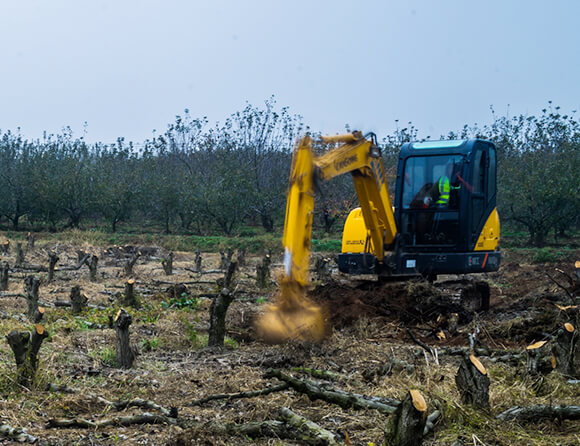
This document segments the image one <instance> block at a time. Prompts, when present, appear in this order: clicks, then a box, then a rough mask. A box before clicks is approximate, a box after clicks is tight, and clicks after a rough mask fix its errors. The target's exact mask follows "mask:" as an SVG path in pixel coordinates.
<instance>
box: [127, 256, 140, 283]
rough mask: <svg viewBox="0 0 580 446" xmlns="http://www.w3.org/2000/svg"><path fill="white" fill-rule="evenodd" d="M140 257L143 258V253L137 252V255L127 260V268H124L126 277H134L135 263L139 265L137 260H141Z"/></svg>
mask: <svg viewBox="0 0 580 446" xmlns="http://www.w3.org/2000/svg"><path fill="white" fill-rule="evenodd" d="M139 257H141V251H137V252H136V253H135V254H133V256H132V257H131V258H130V259H129V260H127V262H126V263H125V266H124V267H123V269H124V271H125V276H126V277H130V276H132V275H133V267H134V266H135V263H137V260H138V259H139Z"/></svg>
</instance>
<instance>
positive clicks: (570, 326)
mask: <svg viewBox="0 0 580 446" xmlns="http://www.w3.org/2000/svg"><path fill="white" fill-rule="evenodd" d="M564 328H565V329H566V331H568V332H570V333H574V325H572V324H571V323H570V322H566V323H565V324H564Z"/></svg>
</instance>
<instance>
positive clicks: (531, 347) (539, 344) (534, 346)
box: [526, 341, 548, 350]
mask: <svg viewBox="0 0 580 446" xmlns="http://www.w3.org/2000/svg"><path fill="white" fill-rule="evenodd" d="M546 342H548V341H538V342H534V343H533V344H530V345H528V346H527V347H526V350H536V349H538V348H541V347H543V346H544V345H546Z"/></svg>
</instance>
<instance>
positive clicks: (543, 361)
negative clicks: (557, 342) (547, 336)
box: [526, 341, 552, 375]
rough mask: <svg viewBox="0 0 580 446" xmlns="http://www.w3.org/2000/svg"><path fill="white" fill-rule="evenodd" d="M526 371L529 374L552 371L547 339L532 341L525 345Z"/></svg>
mask: <svg viewBox="0 0 580 446" xmlns="http://www.w3.org/2000/svg"><path fill="white" fill-rule="evenodd" d="M526 354H527V357H526V371H527V372H528V374H530V375H537V374H542V373H549V372H551V371H552V361H551V356H552V355H551V354H550V345H549V344H548V341H539V342H534V343H533V344H531V345H528V346H527V347H526Z"/></svg>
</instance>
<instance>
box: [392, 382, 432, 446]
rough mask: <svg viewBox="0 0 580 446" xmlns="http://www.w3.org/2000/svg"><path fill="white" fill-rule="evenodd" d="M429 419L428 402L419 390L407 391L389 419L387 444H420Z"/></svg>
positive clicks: (410, 445) (415, 445)
mask: <svg viewBox="0 0 580 446" xmlns="http://www.w3.org/2000/svg"><path fill="white" fill-rule="evenodd" d="M426 421H427V404H425V400H424V399H423V396H422V395H421V394H420V393H419V391H418V390H411V391H409V392H407V396H406V397H405V399H404V400H403V401H402V402H401V404H399V406H398V407H397V410H396V411H395V413H393V415H391V416H390V417H389V419H388V421H387V426H386V429H385V444H388V445H389V446H419V445H420V444H421V443H422V442H423V430H424V429H425V423H426Z"/></svg>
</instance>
